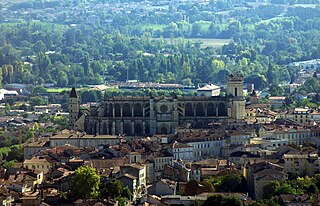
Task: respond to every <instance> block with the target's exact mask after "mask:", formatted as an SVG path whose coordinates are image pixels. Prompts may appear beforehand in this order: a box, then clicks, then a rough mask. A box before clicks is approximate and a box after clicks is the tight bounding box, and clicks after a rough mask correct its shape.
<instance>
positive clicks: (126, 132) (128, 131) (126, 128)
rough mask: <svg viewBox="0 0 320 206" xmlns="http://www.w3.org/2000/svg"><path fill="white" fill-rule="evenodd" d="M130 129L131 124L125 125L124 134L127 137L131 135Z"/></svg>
mask: <svg viewBox="0 0 320 206" xmlns="http://www.w3.org/2000/svg"><path fill="white" fill-rule="evenodd" d="M130 128H131V127H130V124H128V123H125V124H123V134H126V135H128V134H131V129H130Z"/></svg>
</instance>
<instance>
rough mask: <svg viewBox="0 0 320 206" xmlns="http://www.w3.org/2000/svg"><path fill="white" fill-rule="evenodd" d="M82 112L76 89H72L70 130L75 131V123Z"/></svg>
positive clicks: (70, 97)
mask: <svg viewBox="0 0 320 206" xmlns="http://www.w3.org/2000/svg"><path fill="white" fill-rule="evenodd" d="M79 112H80V100H79V97H78V94H77V91H76V88H75V87H72V89H71V92H70V96H69V129H75V128H74V123H75V122H76V121H77V119H78V116H79Z"/></svg>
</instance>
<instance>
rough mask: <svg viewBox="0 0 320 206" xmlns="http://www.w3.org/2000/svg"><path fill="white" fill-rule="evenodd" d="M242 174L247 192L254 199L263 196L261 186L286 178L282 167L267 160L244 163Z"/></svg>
mask: <svg viewBox="0 0 320 206" xmlns="http://www.w3.org/2000/svg"><path fill="white" fill-rule="evenodd" d="M243 176H244V177H245V178H246V180H247V184H248V189H249V194H250V196H251V197H253V198H254V199H259V198H262V197H263V187H264V186H265V185H267V184H268V183H270V182H271V181H275V180H276V181H278V182H280V183H282V182H283V181H285V180H286V179H288V174H287V173H285V171H284V168H283V167H281V166H280V165H278V164H274V163H271V162H268V161H263V162H258V163H252V164H251V163H248V164H246V165H245V167H244V170H243Z"/></svg>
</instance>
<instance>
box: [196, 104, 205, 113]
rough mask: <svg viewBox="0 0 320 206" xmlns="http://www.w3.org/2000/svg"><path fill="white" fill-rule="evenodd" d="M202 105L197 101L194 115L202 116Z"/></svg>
mask: <svg viewBox="0 0 320 206" xmlns="http://www.w3.org/2000/svg"><path fill="white" fill-rule="evenodd" d="M204 115H205V112H204V107H203V104H202V103H198V104H197V106H196V116H204Z"/></svg>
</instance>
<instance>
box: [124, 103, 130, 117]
mask: <svg viewBox="0 0 320 206" xmlns="http://www.w3.org/2000/svg"><path fill="white" fill-rule="evenodd" d="M123 116H124V117H131V116H132V111H131V107H130V105H129V104H128V103H125V104H124V105H123Z"/></svg>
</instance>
